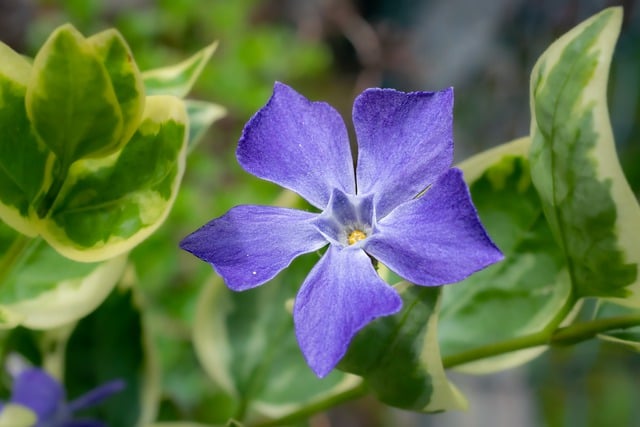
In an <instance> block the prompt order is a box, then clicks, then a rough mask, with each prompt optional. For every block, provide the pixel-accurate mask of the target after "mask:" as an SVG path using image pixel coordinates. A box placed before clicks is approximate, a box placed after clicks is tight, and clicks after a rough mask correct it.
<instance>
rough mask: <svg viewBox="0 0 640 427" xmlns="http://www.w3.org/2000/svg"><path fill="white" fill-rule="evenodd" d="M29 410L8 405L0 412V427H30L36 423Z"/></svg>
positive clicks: (33, 415) (19, 406)
mask: <svg viewBox="0 0 640 427" xmlns="http://www.w3.org/2000/svg"><path fill="white" fill-rule="evenodd" d="M37 420H38V419H37V417H36V414H35V413H34V412H33V411H31V410H30V409H28V408H26V407H24V406H21V405H16V404H13V403H9V404H7V405H5V406H4V407H3V408H2V411H0V427H32V426H33V425H34V424H35V423H36V421H37Z"/></svg>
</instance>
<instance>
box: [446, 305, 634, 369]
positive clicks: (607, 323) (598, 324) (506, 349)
mask: <svg viewBox="0 0 640 427" xmlns="http://www.w3.org/2000/svg"><path fill="white" fill-rule="evenodd" d="M639 325H640V314H632V315H627V316H617V317H610V318H607V319H595V320H591V321H588V322H581V323H577V324H575V325H571V326H567V327H564V328H559V329H557V330H555V331H552V332H548V331H542V332H538V333H535V334H530V335H525V336H522V337H518V338H513V339H510V340H506V341H502V342H499V343H496V344H490V345H486V346H482V347H478V348H475V349H473V350H469V351H465V352H462V353H459V354H454V355H453V356H449V357H445V358H444V359H443V360H442V362H443V365H444V367H445V368H453V367H454V366H458V365H463V364H465V363H469V362H474V361H476V360H480V359H484V358H487V357H491V356H498V355H501V354H505V353H510V352H512V351H517V350H523V349H525V348H532V347H538V346H542V345H551V346H566V345H572V344H576V343H579V342H582V341H586V340H588V339H591V338H593V337H595V336H596V335H598V334H600V333H602V332H607V331H612V330H616V329H626V328H631V327H633V326H639Z"/></svg>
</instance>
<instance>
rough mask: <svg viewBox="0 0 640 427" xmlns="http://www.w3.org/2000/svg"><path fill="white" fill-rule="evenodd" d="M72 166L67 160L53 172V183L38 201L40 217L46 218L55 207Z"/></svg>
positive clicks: (37, 207) (37, 210)
mask: <svg viewBox="0 0 640 427" xmlns="http://www.w3.org/2000/svg"><path fill="white" fill-rule="evenodd" d="M70 166H71V164H70V163H69V162H66V161H65V162H61V163H60V166H59V169H58V170H57V172H56V173H54V174H53V182H52V183H51V186H50V187H49V189H48V190H47V191H45V193H44V194H43V195H41V196H40V197H39V199H38V200H37V201H36V214H37V215H38V217H40V218H44V217H45V216H47V214H48V213H49V210H50V209H51V208H52V207H53V205H54V203H55V201H56V198H57V197H58V195H59V194H60V190H61V189H62V186H63V185H64V182H65V181H66V180H67V176H68V175H69V168H70Z"/></svg>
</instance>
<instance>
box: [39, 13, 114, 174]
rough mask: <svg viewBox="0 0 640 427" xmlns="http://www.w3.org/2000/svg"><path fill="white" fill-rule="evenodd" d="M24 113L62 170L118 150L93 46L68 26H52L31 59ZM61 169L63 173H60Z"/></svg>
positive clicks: (110, 98)
mask: <svg viewBox="0 0 640 427" xmlns="http://www.w3.org/2000/svg"><path fill="white" fill-rule="evenodd" d="M26 106H27V114H28V116H29V119H30V120H31V123H32V125H33V128H34V130H35V132H36V134H37V135H38V137H39V138H40V140H41V141H42V142H43V143H44V144H45V145H46V146H47V147H49V149H51V151H53V152H54V153H55V154H56V156H57V157H58V160H59V162H60V165H59V167H60V169H61V171H66V170H67V169H68V168H69V166H70V165H71V164H72V163H73V162H74V161H76V160H78V159H81V158H84V157H98V156H104V155H107V154H110V153H113V152H114V151H116V150H118V149H119V148H120V147H121V146H122V144H123V143H124V142H126V141H123V140H122V135H123V118H122V112H121V110H120V106H119V104H118V98H117V96H116V94H115V92H114V86H113V85H112V84H111V79H110V78H109V74H108V73H107V70H106V68H105V65H104V64H103V63H102V61H101V58H100V57H99V55H98V54H97V52H96V49H95V48H94V45H93V44H92V43H91V42H89V41H88V40H86V39H85V38H84V37H83V36H82V34H80V33H79V32H78V31H77V30H76V29H75V28H73V27H72V26H71V25H63V26H61V27H59V28H58V29H56V30H55V31H54V32H53V33H52V34H51V36H50V37H49V39H48V40H47V41H46V42H45V44H44V45H43V46H42V48H41V49H40V51H39V52H38V54H37V55H36V57H35V59H34V61H33V69H32V71H31V80H30V83H29V86H28V87H27V94H26ZM63 173H64V172H63Z"/></svg>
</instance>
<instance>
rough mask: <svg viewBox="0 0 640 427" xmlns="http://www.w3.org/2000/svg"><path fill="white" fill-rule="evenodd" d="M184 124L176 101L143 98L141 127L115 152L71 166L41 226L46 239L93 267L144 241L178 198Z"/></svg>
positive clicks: (183, 110) (162, 98)
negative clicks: (144, 103) (144, 105)
mask: <svg viewBox="0 0 640 427" xmlns="http://www.w3.org/2000/svg"><path fill="white" fill-rule="evenodd" d="M187 127H188V126H187V115H186V112H185V107H184V103H183V102H182V101H181V100H180V99H178V98H175V97H172V96H152V97H147V99H146V108H145V112H144V116H143V118H142V122H141V123H140V126H139V127H138V130H137V131H136V133H135V134H134V135H133V137H132V138H131V140H130V141H129V142H128V143H127V145H126V146H125V147H124V148H123V150H122V151H121V152H119V153H116V154H115V155H112V156H109V157H105V158H102V159H85V160H82V161H78V162H76V163H75V164H74V165H73V166H72V167H71V169H70V171H69V177H68V179H67V181H65V184H64V186H63V187H62V189H61V191H60V194H59V195H58V198H57V199H56V202H55V204H54V205H53V207H52V208H51V210H50V212H49V215H48V216H47V217H46V218H44V219H43V220H42V221H40V223H39V231H40V233H41V235H42V236H43V237H44V239H45V240H47V242H48V243H49V244H50V245H51V246H53V247H54V248H55V249H56V250H57V251H59V252H60V253H61V254H63V255H64V256H67V257H69V258H71V259H74V260H78V261H83V262H94V261H101V260H106V259H109V258H112V257H114V256H117V255H119V254H122V253H124V252H127V251H129V250H130V249H132V248H133V247H134V246H136V245H137V244H138V243H140V242H141V241H142V240H144V239H145V238H147V237H148V236H149V235H150V234H151V233H153V232H154V231H155V230H156V229H157V228H158V227H159V226H160V224H161V223H162V222H163V221H164V219H165V218H166V216H167V215H168V213H169V210H170V208H171V206H172V205H173V202H174V200H175V197H176V195H177V192H178V188H179V185H180V182H181V179H182V175H183V172H184V166H185V156H186V140H187V134H188V129H187Z"/></svg>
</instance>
